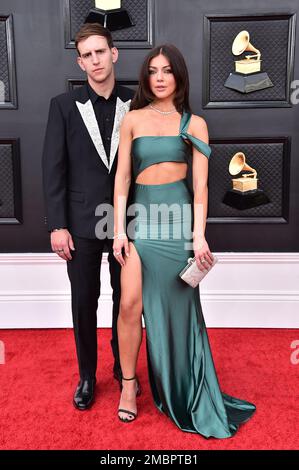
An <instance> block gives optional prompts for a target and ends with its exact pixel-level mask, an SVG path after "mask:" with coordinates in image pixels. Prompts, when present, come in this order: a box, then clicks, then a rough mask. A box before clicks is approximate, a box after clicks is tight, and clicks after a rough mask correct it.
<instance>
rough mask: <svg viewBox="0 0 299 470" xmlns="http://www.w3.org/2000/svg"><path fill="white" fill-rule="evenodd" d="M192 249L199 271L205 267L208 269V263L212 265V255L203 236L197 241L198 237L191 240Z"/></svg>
mask: <svg viewBox="0 0 299 470" xmlns="http://www.w3.org/2000/svg"><path fill="white" fill-rule="evenodd" d="M193 250H194V256H195V258H196V264H197V266H198V269H200V271H204V270H205V269H209V268H210V265H212V263H213V260H214V257H213V255H212V253H211V252H210V248H209V245H208V243H207V241H206V239H205V238H203V239H202V240H201V242H200V241H199V239H197V238H194V240H193Z"/></svg>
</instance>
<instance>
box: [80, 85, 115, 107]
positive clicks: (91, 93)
mask: <svg viewBox="0 0 299 470" xmlns="http://www.w3.org/2000/svg"><path fill="white" fill-rule="evenodd" d="M87 88H88V94H89V97H90V100H91V102H92V104H95V103H96V101H97V100H98V98H102V99H106V98H104V97H103V96H101V95H98V94H97V93H96V92H95V91H94V89H93V88H92V87H91V86H90V84H89V83H88V82H87ZM116 97H117V84H116V82H115V84H114V88H113V90H112V92H111V95H110V96H109V98H107V101H108V100H111V99H113V100H115V99H116Z"/></svg>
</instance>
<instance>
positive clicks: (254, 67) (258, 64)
mask: <svg viewBox="0 0 299 470" xmlns="http://www.w3.org/2000/svg"><path fill="white" fill-rule="evenodd" d="M244 52H245V53H248V52H250V54H247V55H245V57H244V58H241V59H237V60H235V71H234V72H232V73H230V74H229V76H228V78H227V80H226V82H225V84H224V86H225V87H227V88H231V89H232V90H236V91H239V92H241V93H250V92H252V91H256V90H263V89H265V88H269V87H272V86H274V85H273V83H272V82H271V80H270V78H269V76H268V74H267V72H262V71H261V69H262V59H261V51H260V50H259V49H257V48H256V47H254V46H253V45H252V43H251V42H250V34H249V32H248V31H246V30H243V31H240V33H238V34H237V36H236V37H235V39H234V41H233V44H232V53H233V55H234V56H240V55H241V54H243V53H244ZM252 52H253V54H251V53H252Z"/></svg>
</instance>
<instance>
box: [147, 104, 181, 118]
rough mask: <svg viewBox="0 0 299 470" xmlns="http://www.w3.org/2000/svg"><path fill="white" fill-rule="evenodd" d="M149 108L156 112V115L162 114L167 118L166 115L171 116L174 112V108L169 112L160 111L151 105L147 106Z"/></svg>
mask: <svg viewBox="0 0 299 470" xmlns="http://www.w3.org/2000/svg"><path fill="white" fill-rule="evenodd" d="M149 107H150V108H151V109H153V110H154V111H157V113H160V114H163V116H167V115H168V114H172V113H175V112H176V108H174V109H173V110H171V111H161V110H160V109H158V108H155V106H153V105H152V104H149Z"/></svg>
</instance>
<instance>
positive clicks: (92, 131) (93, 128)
mask: <svg viewBox="0 0 299 470" xmlns="http://www.w3.org/2000/svg"><path fill="white" fill-rule="evenodd" d="M76 105H77V107H78V109H79V112H80V114H81V116H82V119H83V121H84V124H85V126H86V128H87V130H88V133H89V135H90V137H91V140H92V141H93V143H94V146H95V148H96V150H97V152H98V154H99V156H100V158H101V160H102V162H103V163H104V165H105V166H106V167H107V168H108V170H109V164H108V159H107V155H106V151H105V148H104V145H103V141H102V137H101V133H100V130H99V126H98V122H97V119H96V115H95V112H94V109H93V106H92V102H91V101H90V100H88V101H86V103H80V101H76ZM109 171H110V170H109Z"/></svg>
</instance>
